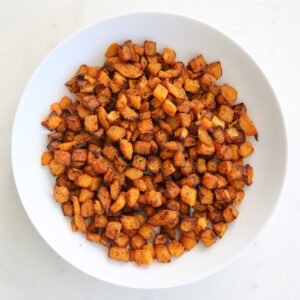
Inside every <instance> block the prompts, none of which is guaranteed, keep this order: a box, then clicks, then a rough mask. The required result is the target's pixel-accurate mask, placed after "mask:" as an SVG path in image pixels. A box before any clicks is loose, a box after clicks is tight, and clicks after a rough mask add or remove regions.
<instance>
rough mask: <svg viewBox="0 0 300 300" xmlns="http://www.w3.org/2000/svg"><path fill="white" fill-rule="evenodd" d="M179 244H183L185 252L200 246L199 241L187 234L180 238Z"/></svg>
mask: <svg viewBox="0 0 300 300" xmlns="http://www.w3.org/2000/svg"><path fill="white" fill-rule="evenodd" d="M179 242H180V243H181V244H182V246H183V247H184V249H185V250H191V249H193V248H194V247H195V246H196V245H197V244H198V241H197V240H196V239H195V238H192V237H190V236H188V235H187V234H183V235H182V236H181V237H180V240H179Z"/></svg>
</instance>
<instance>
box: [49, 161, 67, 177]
mask: <svg viewBox="0 0 300 300" xmlns="http://www.w3.org/2000/svg"><path fill="white" fill-rule="evenodd" d="M50 169H51V172H52V175H53V176H60V175H61V174H63V173H64V171H65V166H64V165H62V164H60V163H59V162H57V161H56V160H55V159H53V160H52V161H51V162H50Z"/></svg>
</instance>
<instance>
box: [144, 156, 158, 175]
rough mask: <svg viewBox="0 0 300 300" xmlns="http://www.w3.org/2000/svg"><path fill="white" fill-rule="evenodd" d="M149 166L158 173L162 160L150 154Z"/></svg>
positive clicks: (153, 171)
mask: <svg viewBox="0 0 300 300" xmlns="http://www.w3.org/2000/svg"><path fill="white" fill-rule="evenodd" d="M147 168H148V169H149V170H150V171H151V172H152V173H158V172H159V171H160V168H161V160H160V158H159V157H157V156H150V157H149V159H148V161H147Z"/></svg>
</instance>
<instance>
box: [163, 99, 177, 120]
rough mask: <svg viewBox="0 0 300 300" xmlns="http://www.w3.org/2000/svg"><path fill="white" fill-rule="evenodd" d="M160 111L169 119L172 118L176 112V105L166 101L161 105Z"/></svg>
mask: <svg viewBox="0 0 300 300" xmlns="http://www.w3.org/2000/svg"><path fill="white" fill-rule="evenodd" d="M162 109H163V111H164V112H165V113H166V114H167V115H168V116H169V117H174V116H175V114H176V111H177V107H176V105H175V104H174V103H173V102H172V101H170V100H168V99H167V100H166V101H165V102H164V103H163V105H162Z"/></svg>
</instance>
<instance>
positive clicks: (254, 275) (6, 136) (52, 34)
mask: <svg viewBox="0 0 300 300" xmlns="http://www.w3.org/2000/svg"><path fill="white" fill-rule="evenodd" d="M109 3H111V4H109ZM134 10H164V11H172V12H177V13H181V14H185V15H189V16H192V17H196V18H199V19H201V20H203V21H205V22H207V23H208V24H210V25H212V26H214V27H216V28H218V29H220V30H221V31H223V32H224V33H225V34H227V35H228V36H230V37H231V38H232V39H234V40H235V41H236V42H238V43H239V44H240V45H241V46H242V47H243V48H244V49H246V51H248V52H249V53H250V54H251V55H252V56H253V57H254V58H255V60H256V61H257V62H258V64H259V65H260V66H261V67H262V69H263V70H264V71H265V73H266V75H267V77H268V78H269V80H270V81H271V83H272V85H273V87H274V88H275V91H276V93H277V95H278V97H279V100H280V103H281V107H282V110H283V113H284V116H285V120H286V126H287V131H288V139H289V165H288V173H287V178H286V183H285V186H284V190H283V193H282V195H281V200H280V202H279V205H278V207H277V209H276V211H275V214H274V215H273V217H272V219H271V220H270V222H269V224H268V225H267V227H266V228H265V230H264V231H263V233H262V234H261V235H260V237H259V238H258V240H257V241H256V242H255V244H254V245H253V246H252V247H251V248H250V249H248V250H247V251H246V252H245V253H244V254H243V255H242V256H241V257H240V258H239V259H238V260H237V261H236V262H234V263H233V264H232V265H230V266H229V267H227V268H226V269H224V270H222V271H221V272H219V273H217V274H215V275H213V276H211V277H209V278H207V279H204V280H202V281H200V282H198V283H195V284H191V285H187V286H184V287H179V288H173V289H166V290H159V291H142V290H132V289H126V288H119V287H116V286H112V285H110V284H106V283H103V282H100V281H98V280H96V279H93V278H90V277H89V276H87V275H85V274H83V273H82V272H80V271H78V270H76V269H74V268H73V267H71V266H70V265H69V264H68V263H66V262H65V261H63V260H62V259H61V258H59V257H58V256H57V255H56V253H55V252H53V251H52V250H51V249H50V248H49V247H48V246H47V244H46V243H45V242H44V241H43V240H42V238H41V237H40V236H39V235H38V233H37V232H36V230H35V229H34V228H33V226H32V225H31V223H30V221H29V219H28V217H27V215H26V214H25V212H24V210H23V208H22V205H21V203H20V201H19V198H18V195H17V193H16V189H15V185H14V181H13V177H12V173H11V165H10V139H11V128H12V122H13V117H14V113H15V110H16V107H17V104H18V101H19V98H20V96H21V94H22V91H23V89H24V87H25V85H26V83H27V81H28V79H29V78H30V76H31V74H32V72H33V71H34V69H35V68H36V67H37V66H38V64H39V63H40V62H41V61H42V59H43V58H44V57H45V55H46V54H47V53H48V52H49V51H50V50H52V49H53V48H54V47H55V46H56V45H57V44H58V43H59V42H60V41H61V40H63V39H64V38H65V37H67V36H68V35H69V34H71V33H73V32H74V31H76V30H78V29H79V28H81V27H82V26H85V25H87V24H89V23H91V22H93V21H95V20H97V19H99V18H102V17H106V16H110V15H112V14H115V13H120V12H129V11H134ZM299 10H300V4H299V1H296V0H295V1H288V0H284V1H283V0H281V1H279V0H273V1H272V0H270V1H267V0H266V1H233V0H227V1H213V0H211V1H197V0H186V1H181V0H172V1H162V0H158V1H156V0H155V1H138V0H126V1H122V0H114V1H97V0H95V1H90V0H87V1H82V0H76V1H72V0H69V1H65V0H64V1H34V0H27V1H21V0H20V1H1V3H0V36H1V47H0V70H1V73H0V74H1V75H0V76H1V80H0V91H1V98H0V103H1V110H0V141H1V150H0V166H1V172H0V191H1V194H0V195H1V196H0V299H24V300H25V299H30V300H34V299H44V300H48V299H72V300H76V299H85V298H89V299H91V300H92V299H118V298H122V299H123V300H127V299H137V300H142V299H143V300H146V299H153V300H155V299H174V300H176V299H182V298H185V299H191V298H193V299H200V298H201V299H219V298H222V299H231V300H235V299H244V300H247V299H299V298H300V295H299V294H300V285H299V278H300V255H299V253H300V238H299V231H300V222H299V217H300V201H299V200H300V196H299V195H300V194H299V169H300V163H299V152H300V142H299V140H300V139H299V129H300V126H299V112H300V100H299V91H298V88H299V86H300V76H299V70H300V58H299V52H300V35H299V28H300V19H299V16H298V15H299ZM253 88H255V87H253ZM262 101H263V99H262ZM270 151H272V150H271V149H270ZM274 163H276V162H274ZM270 180H271V179H270ZM253 221H254V222H255V216H254V217H253Z"/></svg>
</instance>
